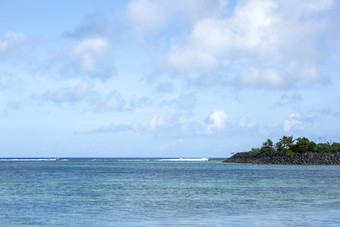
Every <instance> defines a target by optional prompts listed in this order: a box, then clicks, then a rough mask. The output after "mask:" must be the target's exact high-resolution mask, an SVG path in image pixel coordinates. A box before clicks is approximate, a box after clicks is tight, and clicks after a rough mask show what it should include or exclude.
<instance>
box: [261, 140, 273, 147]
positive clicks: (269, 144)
mask: <svg viewBox="0 0 340 227" xmlns="http://www.w3.org/2000/svg"><path fill="white" fill-rule="evenodd" d="M262 147H273V141H271V140H270V139H267V141H266V142H264V143H263V144H262Z"/></svg>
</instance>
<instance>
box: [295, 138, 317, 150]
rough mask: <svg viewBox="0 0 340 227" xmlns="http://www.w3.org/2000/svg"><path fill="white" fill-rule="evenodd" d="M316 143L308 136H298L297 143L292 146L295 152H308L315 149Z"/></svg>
mask: <svg viewBox="0 0 340 227" xmlns="http://www.w3.org/2000/svg"><path fill="white" fill-rule="evenodd" d="M314 145H315V143H314V142H313V144H311V142H310V141H309V139H307V138H306V137H302V138H297V143H296V144H295V145H292V146H291V149H292V151H293V152H295V153H308V152H310V151H311V150H313V149H314V148H313V147H314ZM315 147H316V146H315Z"/></svg>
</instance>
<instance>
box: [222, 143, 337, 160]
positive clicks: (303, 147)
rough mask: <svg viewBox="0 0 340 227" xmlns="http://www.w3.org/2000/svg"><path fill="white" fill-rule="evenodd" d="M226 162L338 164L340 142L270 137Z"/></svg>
mask: <svg viewBox="0 0 340 227" xmlns="http://www.w3.org/2000/svg"><path fill="white" fill-rule="evenodd" d="M223 162H226V163H252V164H281V165H340V143H336V142H326V143H315V142H314V141H310V140H309V139H307V138H306V137H302V138H301V137H300V138H297V139H293V136H283V137H282V138H281V139H280V140H279V141H278V142H277V143H275V144H274V143H273V142H272V141H271V140H270V139H267V141H266V142H264V143H263V144H262V147H261V148H252V149H251V150H250V151H249V152H239V153H236V154H235V155H233V156H232V157H230V158H228V159H226V160H224V161H223Z"/></svg>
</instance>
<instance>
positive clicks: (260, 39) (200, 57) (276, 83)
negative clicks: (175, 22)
mask: <svg viewBox="0 0 340 227" xmlns="http://www.w3.org/2000/svg"><path fill="white" fill-rule="evenodd" d="M332 3H333V1H331V0H326V1H314V0H313V1H298V2H296V1H285V0H252V1H248V0H244V1H237V2H236V7H235V8H234V9H233V11H232V13H231V14H226V15H223V14H222V13H221V14H220V15H219V16H210V17H209V16H205V17H201V18H200V19H198V20H197V21H196V22H195V24H194V25H193V26H192V29H191V31H190V32H189V33H187V35H186V36H184V37H183V36H180V37H181V38H177V39H176V38H174V39H173V40H172V42H171V46H170V47H169V48H168V50H167V52H166V53H165V54H164V63H165V65H167V66H168V67H169V68H170V69H173V70H178V71H196V70H199V71H200V70H202V69H209V70H211V69H214V68H218V67H220V66H223V64H225V62H228V60H230V61H231V62H233V61H241V62H243V64H244V65H245V67H247V68H250V69H252V68H253V69H256V70H253V71H255V72H253V74H250V75H244V74H241V76H243V78H241V81H243V82H244V84H246V85H250V86H255V87H265V88H274V89H282V88H287V87H289V86H291V85H292V84H293V83H294V82H308V81H315V80H319V79H320V78H321V77H322V75H321V73H320V72H319V69H318V68H319V66H318V65H319V63H320V62H321V61H322V49H320V45H319V41H320V37H321V36H324V34H325V33H326V32H328V31H325V29H326V28H327V26H326V25H327V23H329V21H328V20H329V18H328V17H327V14H325V12H326V11H327V10H330V9H331V8H332ZM315 18H317V19H315ZM327 29H328V30H329V31H330V30H332V29H335V28H327ZM254 59H256V61H254ZM277 66H280V67H281V68H282V69H284V70H282V69H281V70H277ZM230 67H233V66H232V65H230ZM256 71H257V72H256ZM287 75H292V76H291V78H289V77H288V76H287Z"/></svg>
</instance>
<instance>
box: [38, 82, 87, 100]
mask: <svg viewBox="0 0 340 227" xmlns="http://www.w3.org/2000/svg"><path fill="white" fill-rule="evenodd" d="M91 87H92V85H91V84H90V83H88V82H83V83H81V84H79V85H78V86H75V87H68V88H59V89H57V90H56V91H53V92H48V93H46V94H44V95H43V97H44V98H46V99H48V100H51V101H53V102H55V103H71V102H78V101H81V100H83V99H84V98H86V97H87V96H88V94H89V93H90V89H91Z"/></svg>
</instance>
